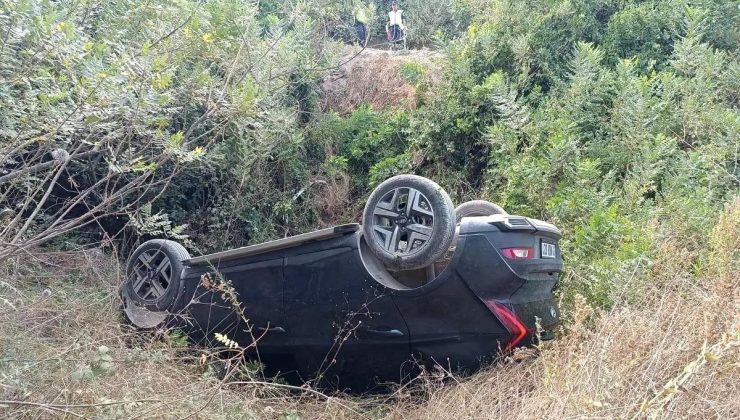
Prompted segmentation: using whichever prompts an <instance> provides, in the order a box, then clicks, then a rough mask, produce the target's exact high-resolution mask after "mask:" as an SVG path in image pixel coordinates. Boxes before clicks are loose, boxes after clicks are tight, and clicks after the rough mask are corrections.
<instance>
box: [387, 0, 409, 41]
mask: <svg viewBox="0 0 740 420" xmlns="http://www.w3.org/2000/svg"><path fill="white" fill-rule="evenodd" d="M402 14H403V10H401V9H399V8H398V3H396V2H395V1H394V2H393V3H391V11H390V12H388V23H386V25H385V33H386V35H387V36H388V41H391V42H394V41H398V40H399V39H401V38H403V31H404V30H405V28H404V26H403V17H402Z"/></svg>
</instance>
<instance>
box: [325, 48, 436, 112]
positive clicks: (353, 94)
mask: <svg viewBox="0 0 740 420" xmlns="http://www.w3.org/2000/svg"><path fill="white" fill-rule="evenodd" d="M356 53H357V52H356V51H347V52H346V53H345V55H344V56H343V57H342V58H341V59H340V60H341V61H342V62H344V61H347V60H348V59H349V58H351V57H353V56H354V55H355V54H356ZM439 57H440V54H439V53H435V52H433V51H427V50H407V51H393V52H391V51H384V50H376V49H366V50H364V51H362V53H360V54H359V55H358V56H357V57H354V58H352V59H351V60H349V61H347V62H346V63H345V64H344V65H343V66H342V67H341V68H339V69H338V70H337V71H336V72H334V73H333V74H331V75H330V76H329V77H327V79H326V80H324V82H323V83H322V85H321V88H322V91H323V95H322V96H323V101H324V110H325V111H334V112H337V113H338V114H340V115H348V114H351V113H352V112H353V111H354V110H356V109H357V108H358V107H359V106H360V105H362V104H369V105H370V106H371V107H372V108H373V109H375V110H378V111H381V110H387V109H393V108H414V107H415V106H416V100H417V97H416V88H415V87H414V86H412V85H411V84H409V83H408V82H407V81H406V80H404V79H403V77H402V76H401V73H400V66H401V65H402V64H403V63H408V62H416V63H418V64H420V65H422V66H423V67H424V68H426V69H427V70H428V71H429V74H428V75H427V81H428V83H430V84H432V85H433V84H434V83H435V80H436V78H437V76H436V72H435V71H434V66H433V63H434V60H435V59H436V58H439Z"/></svg>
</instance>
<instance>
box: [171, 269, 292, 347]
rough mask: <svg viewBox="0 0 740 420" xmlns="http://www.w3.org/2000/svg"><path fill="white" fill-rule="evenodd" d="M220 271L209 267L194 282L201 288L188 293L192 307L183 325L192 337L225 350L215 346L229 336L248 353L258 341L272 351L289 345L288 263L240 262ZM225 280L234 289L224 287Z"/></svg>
mask: <svg viewBox="0 0 740 420" xmlns="http://www.w3.org/2000/svg"><path fill="white" fill-rule="evenodd" d="M215 268H216V272H217V273H214V270H213V269H212V268H208V267H203V268H202V269H199V270H197V271H196V270H194V271H193V272H191V273H190V274H189V276H188V277H191V279H190V281H188V284H191V285H195V286H194V287H193V286H191V290H190V291H188V292H186V293H187V297H186V298H187V299H188V302H187V303H186V304H185V305H184V306H185V315H186V316H185V317H184V321H183V324H184V325H186V326H187V328H186V329H187V330H188V332H189V335H190V336H191V337H193V338H194V339H195V340H196V341H197V342H204V343H206V344H212V345H222V344H223V343H219V342H218V341H217V340H215V334H216V333H219V334H225V335H227V336H228V337H229V338H230V339H232V340H236V341H237V343H239V345H241V346H243V347H247V346H249V345H250V344H252V343H253V342H254V341H255V340H257V345H258V347H259V349H260V350H263V349H264V350H266V351H269V350H270V349H271V347H274V346H279V345H281V344H284V343H285V342H286V341H287V335H286V334H285V324H284V321H285V318H284V315H283V258H273V259H268V260H264V261H244V260H242V261H239V260H237V261H233V262H228V263H224V264H221V265H218V266H217V267H215ZM206 274H207V277H204V276H205V275H206ZM219 276H221V278H222V279H224V280H226V281H227V282H228V284H229V285H230V287H223V286H220V285H219V284H220V282H219V281H218V280H217V279H218V277H219ZM204 278H205V280H204ZM235 302H238V309H237V306H236V305H235V304H234V303H235ZM240 312H241V313H240ZM242 315H243V318H242ZM244 319H246V320H248V323H245V322H244ZM250 327H251V331H250Z"/></svg>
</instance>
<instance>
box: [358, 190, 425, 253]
mask: <svg viewBox="0 0 740 420" xmlns="http://www.w3.org/2000/svg"><path fill="white" fill-rule="evenodd" d="M373 224H374V228H373V233H374V238H375V240H376V241H378V243H380V244H381V246H382V247H383V248H384V249H385V250H387V251H388V252H392V253H395V254H401V255H407V254H413V253H415V252H417V251H419V250H420V249H421V247H422V246H423V245H424V244H426V243H428V242H429V239H430V237H431V233H432V227H433V225H434V211H433V209H432V207H431V204H430V202H429V200H428V199H427V198H426V197H425V196H424V194H422V193H421V192H420V191H418V190H416V189H413V188H403V187H402V188H396V189H394V190H392V191H389V192H388V193H387V194H386V195H385V196H384V197H383V199H381V200H380V202H378V203H377V204H376V206H375V208H374V210H373Z"/></svg>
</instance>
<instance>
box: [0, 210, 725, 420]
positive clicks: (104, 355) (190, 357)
mask: <svg viewBox="0 0 740 420" xmlns="http://www.w3.org/2000/svg"><path fill="white" fill-rule="evenodd" d="M710 244H711V248H712V249H711V250H710V251H711V252H710V253H709V254H708V255H709V258H708V261H707V262H706V265H705V266H704V268H703V270H702V273H701V275H699V276H697V275H696V274H695V271H696V270H695V268H693V267H692V264H691V258H690V257H691V255H690V254H691V252H692V251H690V250H687V249H686V248H685V247H682V244H679V243H675V242H673V241H672V240H671V239H670V238H665V239H664V240H663V242H661V243H656V244H654V246H655V247H656V250H657V251H656V258H655V260H654V264H653V266H652V270H651V273H650V274H649V275H648V276H649V277H648V278H640V279H635V280H634V281H633V282H630V283H628V284H627V285H626V286H624V289H623V290H620V291H618V292H617V293H616V295H615V302H616V304H615V305H614V306H613V309H611V310H608V311H602V310H594V309H592V308H590V307H589V306H588V305H586V304H585V303H584V302H583V301H580V300H578V299H576V304H575V305H574V307H573V308H572V309H571V311H570V313H569V316H568V317H569V319H571V320H572V321H570V322H569V323H568V324H567V325H565V326H564V327H563V331H562V334H561V337H560V339H559V340H556V341H555V342H551V343H548V344H547V345H545V346H543V347H542V348H540V349H539V350H538V351H533V350H520V351H518V352H517V353H515V354H514V355H513V356H512V357H509V358H507V359H506V360H502V361H501V362H500V363H499V364H498V365H496V366H492V367H491V368H489V369H487V370H486V371H483V372H480V373H478V374H476V375H474V376H473V377H470V378H466V379H461V378H455V377H452V376H450V375H448V374H447V373H446V372H431V373H428V374H426V375H424V376H422V377H419V378H418V379H417V380H415V381H414V382H413V383H412V384H410V385H409V386H406V387H403V388H401V389H399V390H398V391H397V392H396V393H395V394H393V395H391V396H382V397H378V396H375V397H365V398H360V397H350V396H326V395H323V394H321V393H318V392H316V391H312V390H305V391H296V390H291V389H289V388H287V387H285V386H282V385H280V384H270V383H266V384H263V383H248V384H245V383H239V384H237V383H224V382H223V381H221V380H220V379H219V376H218V375H216V374H215V373H214V369H212V368H211V367H210V366H211V365H209V364H208V363H206V364H203V363H202V361H201V358H202V357H203V356H202V355H203V354H204V353H203V351H202V350H200V349H189V348H187V346H186V345H185V344H184V343H183V340H182V338H181V337H178V336H176V335H172V334H169V335H168V334H152V333H138V332H136V331H133V330H131V329H130V328H128V327H126V326H124V325H122V324H121V323H120V316H119V313H118V305H119V303H118V300H117V297H116V288H117V284H118V282H119V272H120V267H118V266H117V264H116V263H115V258H111V257H107V256H104V255H103V254H102V253H100V252H94V251H93V252H90V251H87V252H64V253H43V254H37V255H36V256H34V257H31V256H29V257H27V258H23V259H22V260H21V261H16V262H14V263H13V264H10V265H8V266H5V267H3V272H2V277H0V279H1V280H0V417H55V416H59V417H65V418H75V417H78V416H84V417H98V418H141V417H155V418H225V419H226V418H283V419H297V418H386V417H390V418H414V419H415V418H497V417H507V418H615V417H616V418H738V417H740V399H739V398H737V395H739V393H740V287H738V286H739V284H738V281H739V280H738V279H740V267H739V264H738V250H739V249H740V202H736V203H735V204H734V205H730V206H728V207H727V209H726V211H725V212H724V214H723V216H722V218H721V219H720V221H719V223H718V225H717V227H716V228H715V229H714V232H713V233H712V237H711V238H710ZM535 353H539V354H538V355H536V354H535ZM207 359H208V358H207ZM241 382H244V381H243V380H242V381H241Z"/></svg>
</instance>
